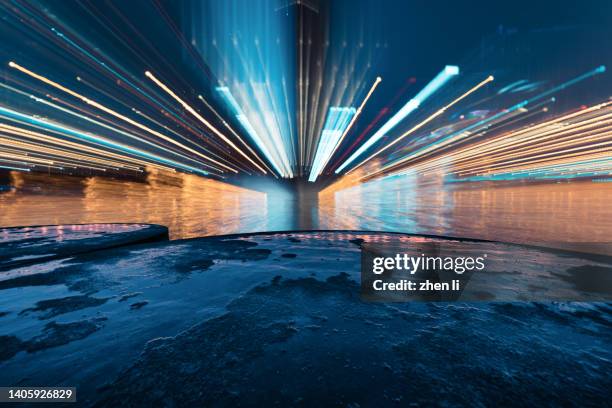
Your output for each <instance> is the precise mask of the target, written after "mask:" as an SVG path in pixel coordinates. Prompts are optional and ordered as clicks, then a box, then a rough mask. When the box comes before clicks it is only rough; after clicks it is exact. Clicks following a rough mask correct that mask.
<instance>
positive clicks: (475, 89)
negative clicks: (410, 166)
mask: <svg viewBox="0 0 612 408" xmlns="http://www.w3.org/2000/svg"><path fill="white" fill-rule="evenodd" d="M493 80H494V78H493V76H492V75H489V76H488V77H487V78H486V79H484V80H483V81H481V82H480V83H478V84H477V85H475V86H474V87H472V88H471V89H469V90H468V91H467V92H465V93H463V94H462V95H461V96H459V97H458V98H455V99H454V100H453V101H452V102H450V103H448V104H447V105H445V106H443V107H442V108H440V109H438V110H437V111H436V112H435V113H433V114H432V115H430V116H429V117H427V118H426V119H425V120H423V121H421V122H419V123H418V124H416V125H415V126H413V127H412V128H410V129H409V130H408V131H406V132H405V133H404V134H402V135H401V136H400V137H398V138H397V139H394V140H393V141H392V142H391V143H389V144H388V145H386V146H384V147H382V148H381V149H379V150H377V151H376V152H374V153H373V154H371V155H370V156H368V157H367V158H366V159H365V160H363V161H361V162H360V163H359V164H357V165H356V166H354V167H353V168H352V169H351V170H349V171H348V172H347V173H350V172H351V171H354V170H355V169H356V168H358V167H360V166H362V165H363V164H365V163H366V162H368V161H369V160H371V159H373V158H374V157H376V156H378V155H379V154H380V153H382V152H384V151H385V150H387V149H388V148H390V147H392V146H394V145H395V144H397V143H399V142H400V141H401V140H402V139H404V138H405V137H406V136H409V135H411V134H412V133H414V132H416V131H417V130H419V129H420V128H422V127H423V126H425V125H426V124H428V123H429V122H431V121H432V120H434V119H435V118H437V117H438V116H440V115H442V114H443V113H444V112H446V111H447V110H448V109H450V108H451V107H452V106H453V105H455V104H457V103H459V102H460V101H461V100H463V99H465V98H467V97H468V96H469V95H471V94H472V93H474V92H476V91H477V90H479V89H480V88H482V87H483V86H485V85H486V84H488V83H489V82H492V81H493Z"/></svg>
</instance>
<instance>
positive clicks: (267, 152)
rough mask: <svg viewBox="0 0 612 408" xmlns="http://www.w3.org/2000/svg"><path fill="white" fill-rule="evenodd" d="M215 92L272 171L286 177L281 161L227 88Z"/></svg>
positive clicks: (220, 88) (221, 87) (222, 87)
mask: <svg viewBox="0 0 612 408" xmlns="http://www.w3.org/2000/svg"><path fill="white" fill-rule="evenodd" d="M216 90H217V92H219V94H220V95H221V97H222V98H223V99H224V100H225V102H226V103H227V104H228V105H229V106H230V108H231V109H232V110H233V111H234V114H235V115H236V119H237V120H238V122H239V123H240V124H241V125H242V127H243V129H244V130H245V131H246V132H247V133H248V135H249V136H250V137H251V139H252V140H253V142H255V144H256V145H257V147H258V148H259V149H260V150H261V152H262V153H263V154H264V156H265V157H266V159H268V161H269V162H270V163H271V164H272V167H274V170H276V172H277V173H278V174H279V175H280V176H281V177H287V176H288V173H287V170H286V169H283V168H282V167H283V164H282V161H281V160H280V158H279V157H278V156H277V155H273V154H272V152H271V149H269V148H268V146H267V144H266V143H265V142H264V140H263V139H262V138H261V137H260V136H259V133H257V131H256V130H255V128H254V127H253V125H252V124H251V122H250V121H249V118H248V117H247V116H246V115H245V113H244V112H243V111H242V108H240V105H238V102H237V101H236V99H235V98H234V96H233V95H232V93H231V92H230V90H229V88H228V87H226V86H219V87H217V88H216Z"/></svg>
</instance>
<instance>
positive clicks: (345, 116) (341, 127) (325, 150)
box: [308, 106, 355, 182]
mask: <svg viewBox="0 0 612 408" xmlns="http://www.w3.org/2000/svg"><path fill="white" fill-rule="evenodd" d="M354 115H355V108H353V107H336V106H332V107H331V108H329V113H328V114H327V120H326V121H325V126H323V131H322V132H321V137H320V138H319V145H318V147H317V152H316V154H315V157H314V160H313V162H312V168H311V169H310V176H309V177H308V181H310V182H314V181H316V180H317V177H318V176H319V174H321V172H322V171H323V167H324V166H325V163H327V160H329V157H330V156H331V152H332V149H333V148H334V146H336V145H337V143H338V139H340V137H341V136H342V134H343V133H344V131H345V130H346V127H347V126H348V125H349V122H350V120H351V119H352V118H353V117H354Z"/></svg>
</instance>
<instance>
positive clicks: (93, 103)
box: [9, 61, 238, 173]
mask: <svg viewBox="0 0 612 408" xmlns="http://www.w3.org/2000/svg"><path fill="white" fill-rule="evenodd" d="M9 67H11V68H15V69H17V70H18V71H20V72H22V73H24V74H26V75H29V76H30V77H32V78H35V79H37V80H39V81H41V82H44V83H45V84H47V85H50V86H52V87H54V88H56V89H59V90H61V91H63V92H66V93H67V94H69V95H71V96H74V97H75V98H77V99H80V100H81V101H83V102H85V103H86V104H88V105H91V106H93V107H95V108H97V109H99V110H101V111H103V112H105V113H108V114H109V115H112V116H114V117H116V118H118V119H121V120H123V121H124V122H127V123H129V124H130V125H132V126H135V127H137V128H139V129H141V130H144V131H146V132H148V133H150V134H152V135H154V136H157V137H159V138H160V139H163V140H165V141H166V142H169V143H172V144H174V145H175V146H178V147H180V148H181V149H183V150H186V151H188V152H190V153H193V154H195V155H196V156H199V157H201V158H203V159H206V160H208V161H210V162H213V163H215V164H217V165H219V166H221V167H223V168H225V169H227V170H230V171H232V172H234V173H237V172H238V171H237V170H236V169H234V168H232V167H230V166H227V165H225V164H223V163H220V162H218V161H217V160H215V159H212V158H210V157H208V156H206V155H204V154H202V153H200V152H198V151H196V150H194V149H192V148H190V147H188V146H185V145H184V144H182V143H180V142H177V141H176V140H174V139H173V138H171V137H168V136H166V135H163V134H161V133H159V132H157V131H156V130H153V129H151V128H149V127H148V126H145V125H143V124H141V123H139V122H136V121H135V120H132V119H130V118H128V117H127V116H125V115H122V114H120V113H118V112H115V111H114V110H112V109H110V108H107V107H106V106H104V105H101V104H99V103H98V102H96V101H94V100H91V99H89V98H87V97H85V96H83V95H81V94H79V93H77V92H74V91H72V90H70V89H68V88H66V87H64V86H62V85H60V84H58V83H57V82H54V81H52V80H50V79H48V78H46V77H44V76H42V75H39V74H36V73H34V72H32V71H30V70H28V69H27V68H24V67H22V66H21V65H19V64H17V63H15V62H13V61H10V62H9Z"/></svg>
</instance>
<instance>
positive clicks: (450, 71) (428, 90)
mask: <svg viewBox="0 0 612 408" xmlns="http://www.w3.org/2000/svg"><path fill="white" fill-rule="evenodd" d="M456 75H459V67H457V66H455V65H447V66H446V67H444V69H443V70H442V71H441V72H440V73H439V74H438V75H436V77H435V78H434V79H432V80H431V81H430V82H429V83H428V84H427V85H426V86H425V88H423V89H421V91H420V92H419V93H418V94H416V96H415V97H414V98H412V99H410V100H409V101H408V102H407V103H406V104H405V105H404V106H403V107H402V108H401V109H400V110H399V111H398V112H397V113H396V114H395V115H393V117H391V119H389V120H388V121H387V122H386V123H385V124H384V125H383V126H382V127H381V128H380V129H378V131H377V132H376V133H374V134H373V135H372V137H370V138H369V139H368V140H367V141H366V142H365V143H364V144H362V145H361V147H359V149H357V150H356V151H355V153H353V154H352V155H351V156H350V157H349V158H348V159H347V160H346V161H345V162H344V163H343V164H342V165H341V166H340V167H338V169H336V174H339V173H340V172H341V171H342V170H344V169H345V168H346V167H347V166H348V165H349V164H351V163H352V162H353V161H355V159H357V158H358V157H359V156H360V155H362V154H363V153H364V152H365V151H366V150H368V149H369V148H370V147H371V146H372V145H373V144H374V143H376V142H378V141H379V140H380V139H381V138H383V137H384V136H385V135H386V134H387V133H388V132H389V131H390V130H391V129H393V128H394V127H395V126H396V125H397V124H398V123H400V122H401V121H402V120H404V119H405V118H406V117H407V116H408V115H410V114H411V113H412V112H413V111H415V110H416V109H417V108H418V107H419V106H420V105H421V104H423V102H425V100H427V98H429V97H430V96H431V95H433V94H434V93H435V92H436V91H437V90H439V89H440V88H442V87H443V86H444V85H445V84H446V83H447V82H448V81H449V80H450V79H451V78H453V77H455V76H456Z"/></svg>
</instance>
